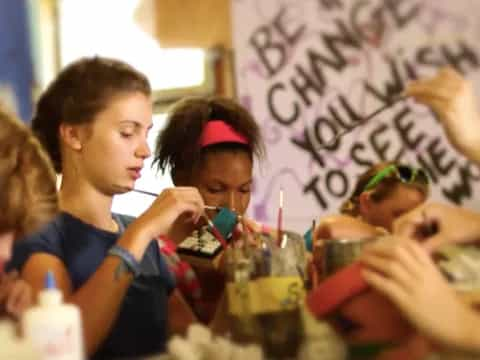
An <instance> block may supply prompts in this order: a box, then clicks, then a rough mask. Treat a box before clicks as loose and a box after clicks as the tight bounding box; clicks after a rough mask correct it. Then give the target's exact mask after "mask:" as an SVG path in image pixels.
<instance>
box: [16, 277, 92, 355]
mask: <svg viewBox="0 0 480 360" xmlns="http://www.w3.org/2000/svg"><path fill="white" fill-rule="evenodd" d="M62 298H63V296H62V292H61V291H60V290H58V289H57V288H56V285H55V278H54V277H53V273H52V272H51V271H49V272H48V273H47V275H46V278H45V288H44V289H43V290H42V291H41V292H40V293H39V294H38V305H37V306H34V307H32V308H31V309H29V310H27V311H26V312H25V313H24V315H23V316H22V320H21V325H22V330H23V334H24V336H25V338H26V339H28V340H29V341H30V342H31V344H32V345H33V346H34V347H35V349H36V350H37V351H38V352H39V354H40V357H41V359H43V360H82V359H84V358H85V355H84V347H83V334H82V326H81V317H80V311H79V309H78V307H77V306H75V305H72V304H65V303H63V299H62Z"/></svg>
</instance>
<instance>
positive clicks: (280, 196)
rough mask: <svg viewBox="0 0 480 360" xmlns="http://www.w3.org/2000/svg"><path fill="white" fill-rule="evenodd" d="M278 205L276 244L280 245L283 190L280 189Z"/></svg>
mask: <svg viewBox="0 0 480 360" xmlns="http://www.w3.org/2000/svg"><path fill="white" fill-rule="evenodd" d="M278 196H279V204H278V214H277V244H278V246H280V245H281V242H282V228H283V226H282V225H283V189H282V188H280V192H279V195H278Z"/></svg>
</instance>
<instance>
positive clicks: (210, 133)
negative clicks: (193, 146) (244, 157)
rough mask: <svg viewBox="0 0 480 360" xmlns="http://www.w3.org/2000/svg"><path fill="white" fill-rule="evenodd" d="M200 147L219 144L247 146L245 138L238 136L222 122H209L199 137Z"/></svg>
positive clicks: (236, 132)
mask: <svg viewBox="0 0 480 360" xmlns="http://www.w3.org/2000/svg"><path fill="white" fill-rule="evenodd" d="M199 143H200V147H205V146H208V145H214V144H220V143H238V144H244V145H249V142H248V140H247V138H246V137H245V136H243V135H242V134H240V133H239V132H238V131H236V130H235V129H234V128H232V127H231V126H230V125H228V124H227V123H225V121H223V120H210V121H209V122H207V123H206V124H205V126H204V128H203V131H202V135H200V141H199Z"/></svg>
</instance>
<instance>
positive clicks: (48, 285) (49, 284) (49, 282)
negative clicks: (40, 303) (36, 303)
mask: <svg viewBox="0 0 480 360" xmlns="http://www.w3.org/2000/svg"><path fill="white" fill-rule="evenodd" d="M56 288H57V284H56V283H55V276H54V275H53V272H52V270H48V271H47V275H46V276H45V289H56Z"/></svg>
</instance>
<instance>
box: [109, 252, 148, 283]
mask: <svg viewBox="0 0 480 360" xmlns="http://www.w3.org/2000/svg"><path fill="white" fill-rule="evenodd" d="M107 255H113V256H118V257H119V258H120V259H121V260H122V263H123V264H125V265H126V267H127V269H128V270H129V271H130V272H131V273H132V274H133V276H134V277H137V276H138V275H140V263H139V262H138V261H137V259H135V257H134V256H133V255H132V254H131V253H130V252H129V251H128V250H126V249H124V248H122V247H121V246H119V245H113V246H112V247H111V248H110V249H109V250H108V252H107Z"/></svg>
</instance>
